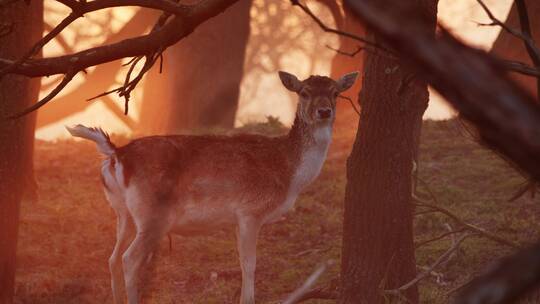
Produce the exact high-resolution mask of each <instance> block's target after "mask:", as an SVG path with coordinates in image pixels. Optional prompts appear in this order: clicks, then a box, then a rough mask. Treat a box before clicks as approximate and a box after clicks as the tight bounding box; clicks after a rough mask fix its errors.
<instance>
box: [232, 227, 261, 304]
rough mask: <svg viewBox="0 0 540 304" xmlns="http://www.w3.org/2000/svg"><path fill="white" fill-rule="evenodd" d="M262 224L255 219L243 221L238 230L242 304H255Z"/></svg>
mask: <svg viewBox="0 0 540 304" xmlns="http://www.w3.org/2000/svg"><path fill="white" fill-rule="evenodd" d="M260 226H261V225H260V223H259V222H258V221H257V220H255V219H251V218H249V219H241V220H240V221H239V223H238V227H237V229H236V238H237V243H238V255H239V257H240V267H241V268H242V292H241V296H240V304H254V303H255V266H256V261H257V253H256V249H257V236H258V234H259V229H260Z"/></svg>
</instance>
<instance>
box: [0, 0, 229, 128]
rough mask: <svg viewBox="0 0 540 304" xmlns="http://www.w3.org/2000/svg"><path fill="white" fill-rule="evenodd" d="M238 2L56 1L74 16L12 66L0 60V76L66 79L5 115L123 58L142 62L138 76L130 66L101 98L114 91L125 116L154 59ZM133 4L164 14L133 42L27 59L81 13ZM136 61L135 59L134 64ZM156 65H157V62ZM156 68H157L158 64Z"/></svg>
mask: <svg viewBox="0 0 540 304" xmlns="http://www.w3.org/2000/svg"><path fill="white" fill-rule="evenodd" d="M236 1H238V0H202V1H201V2H200V3H198V4H196V5H191V6H186V5H181V4H177V3H175V2H173V1H169V0H123V1H119V0H95V1H91V2H73V1H61V2H62V3H63V4H65V5H67V6H69V7H70V8H71V9H72V10H73V12H72V13H71V14H70V15H69V16H68V17H67V18H65V19H64V20H63V21H62V22H61V23H60V24H59V25H58V26H57V27H56V28H55V29H53V30H52V31H51V32H49V33H48V34H47V35H46V36H45V37H44V38H43V39H41V40H40V41H38V43H36V44H35V45H34V47H33V48H32V49H31V50H30V51H29V52H28V53H27V54H25V55H24V56H23V57H21V58H20V59H18V60H16V61H11V60H7V59H1V58H0V77H1V76H2V75H5V74H8V73H13V74H21V75H26V76H30V77H38V76H47V75H52V74H65V77H64V79H63V81H62V82H61V83H60V85H59V86H58V87H56V88H55V89H54V90H53V91H52V92H51V94H49V95H48V96H47V97H46V98H44V99H43V100H41V101H39V102H38V103H36V104H35V105H33V106H32V107H30V108H28V109H26V110H24V111H22V112H21V113H17V114H14V115H12V116H10V117H11V118H17V117H20V116H22V115H24V114H27V113H29V112H31V111H33V110H36V109H38V108H40V107H41V106H43V105H45V104H46V103H47V102H49V101H50V100H51V99H52V98H53V97H54V96H56V95H57V94H58V93H59V92H60V90H61V89H63V87H65V85H67V83H68V82H69V81H70V80H71V79H72V78H73V76H74V75H75V74H76V73H77V72H79V71H84V69H85V68H87V67H90V66H94V65H98V64H101V63H105V62H109V61H114V60H118V59H122V58H125V57H142V56H144V57H146V59H145V64H144V65H143V67H142V69H141V71H140V72H139V74H138V75H137V76H136V77H135V78H133V79H130V77H131V72H132V71H133V69H134V67H135V65H136V64H137V62H134V63H133V65H132V66H131V68H130V70H129V71H128V74H127V76H126V80H125V83H124V86H122V87H120V88H118V89H115V90H113V91H110V92H106V93H105V94H102V95H100V96H103V95H106V94H109V93H111V92H117V93H119V95H120V96H123V97H124V98H125V104H124V109H125V110H124V113H125V114H127V113H128V103H129V99H130V93H131V91H132V90H133V89H134V88H135V87H136V85H137V84H138V83H139V81H140V80H141V79H142V77H143V76H144V74H145V73H146V72H147V71H148V70H149V69H150V68H151V67H152V66H153V65H154V63H155V62H156V60H157V59H162V53H163V51H164V50H165V49H166V48H167V47H169V46H171V45H173V44H175V43H176V42H178V41H179V40H181V39H182V38H184V37H186V36H187V35H189V34H190V33H191V32H192V31H193V30H194V29H195V28H196V27H197V26H198V25H199V24H201V23H202V22H204V21H205V20H207V19H209V18H211V17H213V16H215V15H217V14H219V13H221V12H222V11H223V10H225V9H226V8H227V7H229V6H230V5H232V4H233V3H234V2H236ZM127 5H136V6H141V7H148V8H155V9H161V10H163V12H164V14H163V16H162V18H160V19H159V20H158V22H157V23H156V25H155V26H154V29H153V30H152V32H151V33H150V34H148V35H144V36H141V37H137V38H131V39H125V40H122V41H120V42H117V43H113V44H109V45H105V46H99V47H94V48H91V49H88V50H85V51H81V52H78V53H75V54H71V55H65V56H59V57H52V58H44V59H30V58H31V57H32V56H33V55H34V54H36V53H37V52H38V51H39V50H40V49H41V48H42V47H43V46H44V45H45V44H47V43H48V42H50V41H51V40H52V39H53V38H54V37H55V36H56V35H58V34H59V33H60V32H61V31H62V30H63V29H65V28H66V27H67V26H68V25H69V24H70V23H71V22H73V21H74V20H76V19H77V18H79V17H81V16H82V15H83V14H84V13H88V12H93V11H96V10H100V9H103V8H110V7H117V6H127ZM173 14H174V16H175V17H174V18H173V19H172V20H171V21H170V22H169V23H167V20H168V19H169V16H171V15H173ZM137 61H138V60H137ZM160 62H161V61H160ZM160 68H161V64H160Z"/></svg>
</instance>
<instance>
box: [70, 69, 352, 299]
mask: <svg viewBox="0 0 540 304" xmlns="http://www.w3.org/2000/svg"><path fill="white" fill-rule="evenodd" d="M357 75H358V73H357V72H354V73H350V74H346V75H344V76H343V77H341V78H340V79H339V80H337V81H334V80H332V79H331V78H328V77H324V76H311V77H309V78H308V79H306V80H304V81H300V80H298V79H297V78H296V76H294V75H291V74H289V73H286V72H279V76H280V78H281V81H282V83H283V85H284V86H285V87H286V88H287V89H289V90H290V91H293V92H295V93H297V94H298V95H299V102H298V106H297V110H296V118H295V120H294V124H293V126H292V128H291V130H290V131H289V133H288V134H287V135H285V136H281V137H266V136H261V135H237V136H231V137H228V136H213V135H206V136H188V135H171V136H149V137H143V138H139V139H135V140H133V141H131V142H130V143H129V144H127V145H125V146H122V147H116V146H115V145H114V144H113V143H112V142H111V141H110V139H109V136H108V135H107V134H106V133H105V132H103V131H102V130H101V129H98V128H87V127H85V126H82V125H77V126H75V127H72V128H67V129H68V131H69V132H70V133H71V135H73V136H76V137H82V138H86V139H89V140H91V141H94V142H96V144H97V147H98V149H99V151H100V152H101V153H102V154H104V155H105V157H106V158H105V160H104V161H103V164H102V167H101V176H102V180H103V186H104V191H105V195H106V197H107V200H108V201H109V203H110V204H111V206H112V208H113V209H114V210H115V212H116V214H117V216H118V222H117V240H116V245H115V246H114V249H113V252H112V255H111V257H110V259H109V267H110V271H111V285H112V292H113V298H114V301H115V303H123V300H124V294H123V289H122V286H123V284H122V283H123V282H122V281H123V278H124V284H125V289H126V293H127V299H128V302H129V303H130V304H134V303H138V301H139V293H138V286H137V283H138V279H139V278H140V277H141V276H142V272H143V268H144V267H143V266H144V264H145V263H146V261H147V260H148V259H149V258H150V257H151V254H152V252H153V251H154V249H155V248H156V246H157V245H158V242H159V241H160V239H162V238H163V237H164V236H165V235H166V234H167V233H169V232H172V233H179V234H184V235H192V234H194V233H205V232H209V231H211V230H214V229H220V228H222V227H224V226H236V235H237V243H238V252H239V257H240V266H241V269H242V291H241V296H240V303H242V304H250V303H254V302H255V286H254V285H255V280H254V279H255V277H254V276H255V261H256V252H255V250H256V242H257V235H258V233H259V230H260V228H261V226H262V225H264V224H266V223H270V222H272V221H276V220H278V219H280V218H281V216H282V215H283V214H284V213H285V212H286V211H287V210H289V209H291V207H292V206H293V205H294V202H295V200H296V198H297V197H298V195H299V193H300V192H301V191H302V189H304V188H305V187H306V186H307V185H308V184H310V183H311V182H312V181H313V180H314V179H315V178H316V177H317V176H318V175H319V172H320V171H321V168H322V165H323V162H324V160H325V158H326V154H327V151H328V147H329V145H330V141H331V135H332V126H333V123H334V120H335V109H336V98H337V96H338V95H339V94H340V93H341V92H343V91H345V90H347V89H348V88H350V87H351V86H352V85H353V83H354V82H355V80H356V77H357ZM133 237H134V239H133Z"/></svg>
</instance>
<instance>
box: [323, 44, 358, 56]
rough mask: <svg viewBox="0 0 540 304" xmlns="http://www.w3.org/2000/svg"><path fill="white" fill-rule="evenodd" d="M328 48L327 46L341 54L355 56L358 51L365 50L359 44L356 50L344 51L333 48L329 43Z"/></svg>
mask: <svg viewBox="0 0 540 304" xmlns="http://www.w3.org/2000/svg"><path fill="white" fill-rule="evenodd" d="M326 48H327V49H330V50H332V51H334V52H336V53H338V54H340V55H345V56H348V57H354V56H356V54H358V53H360V52H361V51H362V50H364V48H363V47H362V46H358V47H357V48H356V50H354V51H353V52H345V51H342V50H340V49H336V48H333V47H331V46H329V45H326Z"/></svg>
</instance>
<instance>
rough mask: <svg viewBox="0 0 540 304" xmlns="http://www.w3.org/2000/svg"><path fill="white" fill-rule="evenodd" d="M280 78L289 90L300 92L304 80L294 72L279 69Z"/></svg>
mask: <svg viewBox="0 0 540 304" xmlns="http://www.w3.org/2000/svg"><path fill="white" fill-rule="evenodd" d="M279 79H281V83H283V85H284V86H285V87H286V88H287V89H288V90H289V91H293V92H298V91H300V88H301V87H302V82H301V81H300V80H298V78H296V76H294V75H293V74H289V73H287V72H283V71H279Z"/></svg>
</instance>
